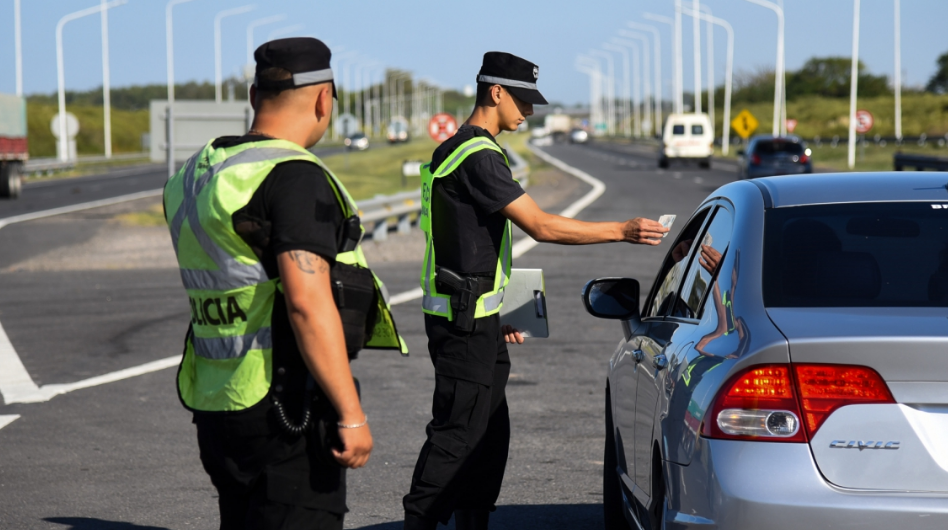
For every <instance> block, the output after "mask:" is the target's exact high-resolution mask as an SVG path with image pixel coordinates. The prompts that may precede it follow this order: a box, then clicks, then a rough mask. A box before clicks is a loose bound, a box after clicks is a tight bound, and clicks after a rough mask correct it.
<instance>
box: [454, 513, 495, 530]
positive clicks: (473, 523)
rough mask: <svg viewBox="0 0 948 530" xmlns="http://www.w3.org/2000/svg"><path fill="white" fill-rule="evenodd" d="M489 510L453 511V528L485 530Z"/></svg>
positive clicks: (458, 529)
mask: <svg viewBox="0 0 948 530" xmlns="http://www.w3.org/2000/svg"><path fill="white" fill-rule="evenodd" d="M488 519H490V510H454V527H455V528H457V530H487V521H488Z"/></svg>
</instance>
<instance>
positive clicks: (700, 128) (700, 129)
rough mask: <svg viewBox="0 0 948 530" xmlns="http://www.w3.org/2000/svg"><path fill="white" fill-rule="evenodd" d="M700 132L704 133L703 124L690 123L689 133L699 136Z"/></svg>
mask: <svg viewBox="0 0 948 530" xmlns="http://www.w3.org/2000/svg"><path fill="white" fill-rule="evenodd" d="M702 134H704V126H703V125H692V126H691V135H692V136H701V135H702Z"/></svg>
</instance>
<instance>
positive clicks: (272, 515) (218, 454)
mask: <svg viewBox="0 0 948 530" xmlns="http://www.w3.org/2000/svg"><path fill="white" fill-rule="evenodd" d="M194 423H195V424H196V425H197V435H198V446H199V447H200V450H201V463H203V464H204V470H205V471H207V473H208V475H210V477H211V482H212V483H213V484H214V486H215V487H216V488H217V491H218V494H219V499H218V504H219V506H220V516H221V525H220V528H221V530H251V529H252V530H257V529H261V530H262V529H267V530H270V529H282V530H297V529H299V530H304V529H305V530H337V529H338V530H341V529H342V525H343V518H344V514H345V512H346V511H347V509H346V483H345V477H346V475H345V470H344V469H342V468H341V467H340V466H339V465H338V464H336V463H335V462H334V461H332V460H331V456H330V455H329V453H328V448H327V447H324V445H325V444H324V443H323V441H321V440H319V437H318V436H314V435H312V434H310V435H306V436H295V435H289V434H285V433H283V432H282V430H281V429H280V427H279V426H278V425H277V424H276V423H275V421H274V418H273V415H272V406H271V405H270V403H269V399H265V400H264V402H263V403H260V404H258V405H255V406H254V407H251V408H250V409H248V410H246V411H243V412H240V413H229V414H213V415H209V414H200V413H198V414H195V418H194ZM333 425H334V423H333Z"/></svg>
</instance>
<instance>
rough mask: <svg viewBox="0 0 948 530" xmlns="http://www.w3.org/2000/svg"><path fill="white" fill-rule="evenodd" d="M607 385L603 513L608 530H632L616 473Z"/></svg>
mask: <svg viewBox="0 0 948 530" xmlns="http://www.w3.org/2000/svg"><path fill="white" fill-rule="evenodd" d="M609 394H610V392H609V385H608V384H607V385H606V443H605V449H603V454H602V515H603V523H604V525H603V527H604V528H605V529H606V530H631V527H630V526H629V522H628V521H627V520H626V519H625V503H624V502H623V501H622V485H621V484H619V475H618V474H616V468H617V467H618V456H617V455H616V438H615V429H614V428H613V426H612V397H611V396H610V395H609Z"/></svg>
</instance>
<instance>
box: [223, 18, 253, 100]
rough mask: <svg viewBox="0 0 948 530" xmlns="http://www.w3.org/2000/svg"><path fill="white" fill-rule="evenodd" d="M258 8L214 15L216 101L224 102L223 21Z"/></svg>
mask: <svg viewBox="0 0 948 530" xmlns="http://www.w3.org/2000/svg"><path fill="white" fill-rule="evenodd" d="M254 9H256V6H253V5H245V6H240V7H235V8H233V9H225V10H224V11H221V12H219V13H217V14H216V15H214V100H215V101H217V102H218V103H220V102H221V101H223V100H224V95H223V91H222V90H221V83H222V82H223V81H222V79H221V78H222V77H223V76H222V74H221V20H223V19H224V18H226V17H230V16H234V15H242V14H244V13H247V12H248V11H253V10H254Z"/></svg>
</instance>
